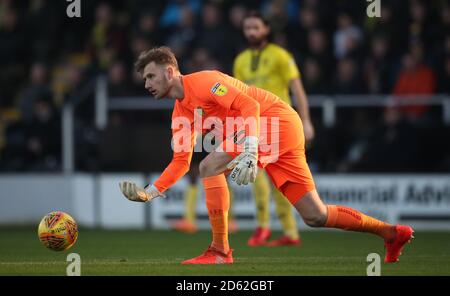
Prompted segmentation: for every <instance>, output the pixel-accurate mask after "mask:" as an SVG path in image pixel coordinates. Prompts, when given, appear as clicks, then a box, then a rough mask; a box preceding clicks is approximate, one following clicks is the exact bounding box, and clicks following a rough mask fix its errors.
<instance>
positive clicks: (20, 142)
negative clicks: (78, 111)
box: [2, 98, 61, 171]
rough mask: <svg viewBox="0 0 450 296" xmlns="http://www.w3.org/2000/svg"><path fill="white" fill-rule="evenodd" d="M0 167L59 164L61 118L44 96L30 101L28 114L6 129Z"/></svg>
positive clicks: (42, 167)
mask: <svg viewBox="0 0 450 296" xmlns="http://www.w3.org/2000/svg"><path fill="white" fill-rule="evenodd" d="M4 158H5V159H4V162H3V164H2V166H4V168H5V169H6V170H10V171H54V170H58V169H60V166H61V120H60V118H59V116H58V114H57V112H56V110H55V108H54V106H53V104H52V102H51V101H49V100H47V99H42V98H39V99H37V100H36V101H34V102H33V111H32V117H31V118H30V120H29V121H28V122H26V121H24V120H21V121H18V122H16V123H13V124H11V125H10V126H9V127H8V128H7V131H6V148H5V152H4Z"/></svg>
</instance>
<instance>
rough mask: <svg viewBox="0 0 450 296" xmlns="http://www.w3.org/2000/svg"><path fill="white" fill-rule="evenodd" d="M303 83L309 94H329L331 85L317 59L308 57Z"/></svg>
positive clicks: (304, 68) (304, 67)
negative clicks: (329, 85) (328, 83)
mask: <svg viewBox="0 0 450 296" xmlns="http://www.w3.org/2000/svg"><path fill="white" fill-rule="evenodd" d="M302 81H303V84H304V86H305V91H306V93H307V94H311V95H316V94H320V95H323V94H328V93H329V87H328V85H327V83H326V81H327V80H326V79H324V74H323V68H321V66H320V64H319V62H318V61H317V60H316V59H313V58H310V57H308V58H307V59H306V60H305V63H304V65H303V77H302Z"/></svg>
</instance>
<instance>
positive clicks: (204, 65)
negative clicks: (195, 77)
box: [186, 47, 221, 73]
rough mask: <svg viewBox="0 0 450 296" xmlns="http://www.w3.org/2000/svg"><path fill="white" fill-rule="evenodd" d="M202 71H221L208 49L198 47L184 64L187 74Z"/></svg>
mask: <svg viewBox="0 0 450 296" xmlns="http://www.w3.org/2000/svg"><path fill="white" fill-rule="evenodd" d="M202 70H221V66H220V64H219V62H218V61H217V60H216V59H214V58H213V57H212V56H211V53H210V52H209V51H208V49H206V48H203V47H199V48H196V49H195V50H194V52H193V53H192V56H191V58H190V59H189V60H188V62H187V63H186V71H187V73H192V72H197V71H202Z"/></svg>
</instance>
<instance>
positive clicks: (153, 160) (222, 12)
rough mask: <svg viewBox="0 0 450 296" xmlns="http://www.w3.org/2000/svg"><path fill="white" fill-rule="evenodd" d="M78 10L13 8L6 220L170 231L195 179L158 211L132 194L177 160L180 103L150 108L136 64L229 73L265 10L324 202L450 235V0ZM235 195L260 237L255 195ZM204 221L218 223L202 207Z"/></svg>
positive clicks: (5, 128)
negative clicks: (248, 25) (298, 97)
mask: <svg viewBox="0 0 450 296" xmlns="http://www.w3.org/2000/svg"><path fill="white" fill-rule="evenodd" d="M80 2H81V17H80V18H76V17H75V18H69V17H68V16H67V15H66V9H67V6H68V5H69V4H70V2H66V1H62V0H61V1H49V0H21V1H12V0H0V223H2V224H21V223H30V222H32V223H34V222H36V221H38V220H39V219H40V218H41V217H43V216H44V215H45V214H46V213H47V212H50V211H52V210H65V211H68V212H69V213H71V215H73V216H74V218H75V219H77V221H79V223H80V224H82V225H85V226H90V227H112V228H116V227H132V228H167V227H168V226H167V225H168V224H167V223H168V221H170V220H171V219H176V218H178V217H180V216H181V215H182V211H183V200H182V193H183V190H184V187H185V184H186V181H185V180H181V181H180V182H178V183H177V184H176V186H174V188H172V189H170V190H169V193H168V198H167V199H166V200H158V201H156V202H154V203H152V205H151V206H150V205H140V204H139V205H136V204H131V203H128V202H126V200H124V198H123V197H122V196H121V195H120V193H119V190H118V181H119V180H122V179H123V178H127V179H130V180H135V181H137V182H139V183H140V184H147V183H149V182H151V181H152V180H153V179H154V178H155V177H156V176H158V173H159V172H161V171H162V170H163V169H164V168H165V166H166V165H167V164H168V163H169V161H170V159H171V156H172V153H171V150H170V148H169V147H170V137H171V134H170V118H171V108H172V105H173V102H170V101H167V102H166V101H158V102H156V101H154V100H152V98H151V97H150V95H149V94H148V93H147V92H146V90H145V89H144V84H143V81H142V79H141V77H140V76H139V75H138V74H137V73H135V72H134V70H133V63H134V61H135V59H136V58H137V56H138V55H139V53H140V52H142V51H144V50H146V49H149V48H151V47H153V46H158V45H167V46H170V47H171V48H172V49H173V51H174V52H175V53H176V55H177V57H178V61H179V64H180V68H181V72H182V73H190V72H194V71H198V70H204V69H218V70H220V71H223V72H226V73H229V74H231V68H232V64H233V59H234V58H235V56H236V55H237V54H238V53H239V52H240V51H241V50H243V49H244V48H245V47H246V42H245V40H244V38H243V34H242V30H241V22H242V19H243V17H244V16H245V15H246V12H247V11H248V10H250V9H257V10H259V11H260V12H261V13H262V14H263V15H264V16H266V17H267V18H268V19H269V20H270V24H271V27H272V34H271V35H272V36H271V38H272V41H273V42H275V43H277V44H279V45H281V46H283V47H285V48H287V49H288V50H289V51H290V52H291V53H293V55H294V57H295V59H296V62H297V64H298V65H299V68H300V71H301V78H302V82H303V84H304V86H305V89H306V92H307V94H308V99H309V103H310V107H311V115H312V121H313V124H314V126H315V129H316V137H315V139H314V141H313V143H312V144H311V145H310V146H309V148H308V151H307V157H308V162H309V165H310V167H311V170H312V172H313V174H314V176H315V179H316V182H317V185H318V189H319V191H320V193H321V195H322V197H323V199H324V200H325V201H327V202H333V203H340V202H342V203H345V204H348V205H351V206H353V207H356V208H358V209H360V210H362V211H365V212H369V213H371V214H372V215H373V216H376V217H379V218H383V219H386V220H389V221H390V222H399V221H408V223H411V224H413V225H415V226H417V227H421V228H424V229H437V228H439V229H450V174H449V172H450V96H449V84H450V79H449V75H450V34H449V32H450V4H449V2H448V1H444V0H442V1H440V0H435V1H418V0H391V1H386V0H382V1H381V17H380V18H377V17H374V18H370V17H368V16H367V14H366V9H367V5H368V4H369V3H368V2H366V1H362V0H361V1H354V0H336V1H325V0H322V1H321V0H267V1H227V0H223V1H199V0H185V1H183V0H178V1H177V0H168V1H143V0H129V1H119V0H117V1H112V0H111V1H97V0H81V1H80ZM235 196H236V197H235V202H234V208H235V212H236V217H237V219H238V223H239V226H240V227H241V228H243V229H245V228H251V227H252V226H253V225H254V224H253V223H254V221H253V217H254V203H253V199H252V192H251V188H250V187H242V188H236V194H235ZM198 213H199V219H200V220H201V221H203V224H202V223H200V226H202V225H203V227H207V226H208V224H207V215H206V209H205V206H204V201H203V200H200V201H199V205H198ZM273 220H274V225H275V227H277V226H276V225H277V224H276V223H278V222H276V219H275V218H273ZM302 227H303V225H302Z"/></svg>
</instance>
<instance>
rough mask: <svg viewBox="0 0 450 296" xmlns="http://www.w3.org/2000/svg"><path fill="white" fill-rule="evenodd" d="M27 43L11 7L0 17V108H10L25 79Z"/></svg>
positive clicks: (14, 11) (25, 35)
mask: <svg viewBox="0 0 450 296" xmlns="http://www.w3.org/2000/svg"><path fill="white" fill-rule="evenodd" d="M26 41H27V34H26V31H23V30H22V27H21V26H20V23H19V15H18V13H17V12H16V10H15V9H14V8H12V7H10V8H5V10H4V11H3V15H2V16H0V69H1V71H0V108H1V107H12V105H13V103H14V100H15V97H16V95H17V90H18V89H19V87H20V83H21V81H23V79H25V78H26V74H25V63H26V61H27V60H26V57H27V54H26V49H27V46H25V44H26Z"/></svg>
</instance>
